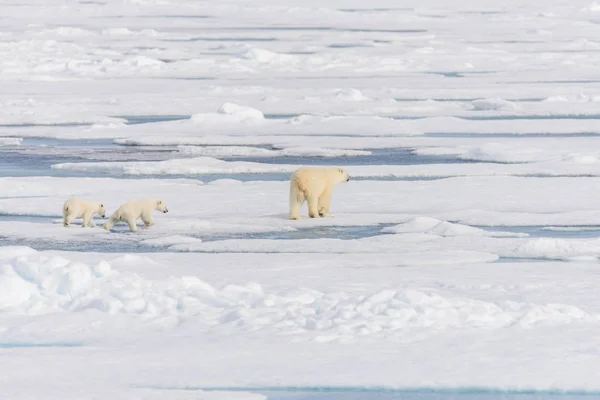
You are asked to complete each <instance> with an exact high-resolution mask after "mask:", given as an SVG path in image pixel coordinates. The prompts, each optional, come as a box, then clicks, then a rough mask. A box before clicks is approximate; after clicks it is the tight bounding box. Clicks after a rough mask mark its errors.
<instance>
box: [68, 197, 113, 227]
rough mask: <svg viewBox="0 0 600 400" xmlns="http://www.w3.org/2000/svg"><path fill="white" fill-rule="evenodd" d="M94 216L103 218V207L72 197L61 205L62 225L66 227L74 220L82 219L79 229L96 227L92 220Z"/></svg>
mask: <svg viewBox="0 0 600 400" xmlns="http://www.w3.org/2000/svg"><path fill="white" fill-rule="evenodd" d="M94 214H98V216H100V217H102V218H104V216H105V212H104V205H103V204H100V203H93V202H90V201H85V200H81V199H77V198H74V197H73V198H70V199H69V200H67V201H65V204H64V205H63V225H64V226H67V227H68V226H70V225H71V221H73V220H74V219H75V218H81V217H83V222H82V224H81V227H82V228H86V227H89V228H94V227H96V224H95V223H94V221H93V219H92V218H93V216H94Z"/></svg>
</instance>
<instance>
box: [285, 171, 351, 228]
mask: <svg viewBox="0 0 600 400" xmlns="http://www.w3.org/2000/svg"><path fill="white" fill-rule="evenodd" d="M349 180H350V176H349V175H348V173H347V172H346V171H344V170H343V169H342V168H335V167H333V168H313V167H303V168H300V169H298V170H296V171H295V172H294V173H293V174H292V176H291V178H290V218H291V219H299V218H300V209H301V208H302V205H303V204H304V202H305V201H307V202H308V216H309V217H311V218H317V217H318V216H321V217H325V216H326V215H327V213H328V212H329V207H330V204H331V196H332V195H333V188H334V187H335V185H337V184H338V183H343V182H348V181H349Z"/></svg>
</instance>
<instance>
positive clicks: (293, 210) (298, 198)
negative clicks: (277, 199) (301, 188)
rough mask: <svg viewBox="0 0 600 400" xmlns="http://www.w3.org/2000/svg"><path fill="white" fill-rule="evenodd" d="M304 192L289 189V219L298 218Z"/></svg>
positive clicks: (303, 199)
mask: <svg viewBox="0 0 600 400" xmlns="http://www.w3.org/2000/svg"><path fill="white" fill-rule="evenodd" d="M304 201H305V198H304V194H303V193H301V192H298V191H297V190H295V189H294V188H292V189H291V190H290V219H300V210H301V209H302V204H304Z"/></svg>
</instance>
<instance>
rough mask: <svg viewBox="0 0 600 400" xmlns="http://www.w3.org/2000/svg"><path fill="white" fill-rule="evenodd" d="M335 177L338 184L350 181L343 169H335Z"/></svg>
mask: <svg viewBox="0 0 600 400" xmlns="http://www.w3.org/2000/svg"><path fill="white" fill-rule="evenodd" d="M337 175H338V177H339V181H338V182H339V183H343V182H348V181H349V180H350V175H348V173H347V172H346V171H345V170H344V169H343V168H338V169H337Z"/></svg>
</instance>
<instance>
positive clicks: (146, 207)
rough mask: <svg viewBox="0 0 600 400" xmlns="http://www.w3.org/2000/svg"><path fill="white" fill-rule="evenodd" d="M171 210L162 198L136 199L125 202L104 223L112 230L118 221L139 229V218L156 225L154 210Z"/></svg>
mask: <svg viewBox="0 0 600 400" xmlns="http://www.w3.org/2000/svg"><path fill="white" fill-rule="evenodd" d="M155 210H156V211H161V212H163V213H167V212H169V210H168V209H167V205H166V204H165V203H164V202H163V201H162V200H154V199H143V200H134V201H130V202H128V203H125V204H123V205H122V206H121V207H119V208H118V209H117V211H115V212H114V213H113V215H111V216H110V218H109V219H108V221H107V222H106V223H105V224H104V229H106V230H110V229H111V228H112V227H113V226H114V225H115V224H116V223H117V222H119V221H122V222H126V223H127V225H129V230H130V231H132V232H135V231H137V226H136V223H137V220H138V218H141V219H142V221H144V224H145V225H146V226H152V225H154V218H153V217H152V211H155Z"/></svg>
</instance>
